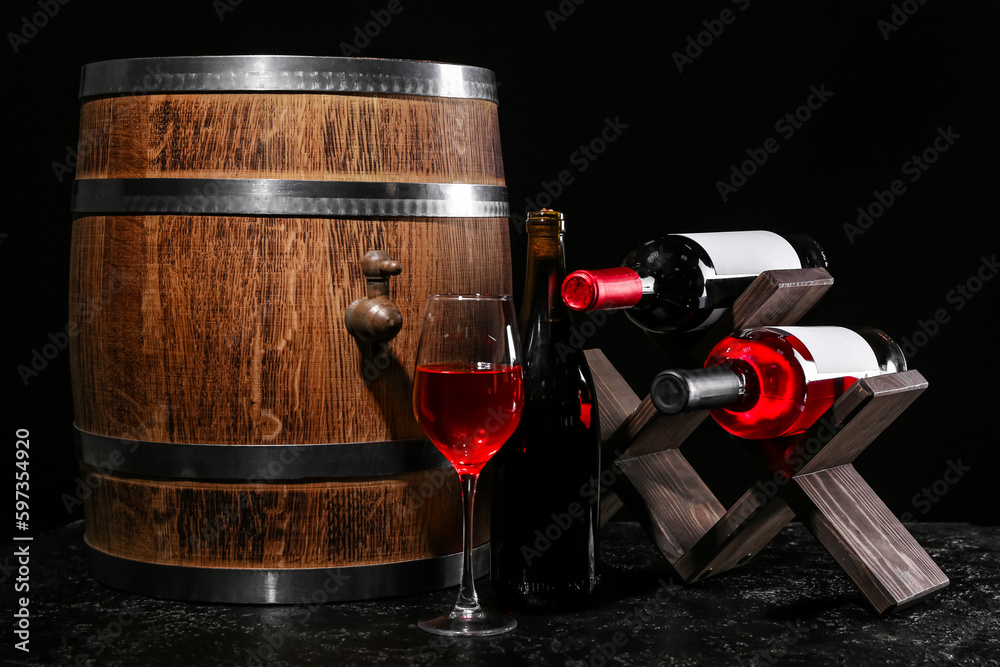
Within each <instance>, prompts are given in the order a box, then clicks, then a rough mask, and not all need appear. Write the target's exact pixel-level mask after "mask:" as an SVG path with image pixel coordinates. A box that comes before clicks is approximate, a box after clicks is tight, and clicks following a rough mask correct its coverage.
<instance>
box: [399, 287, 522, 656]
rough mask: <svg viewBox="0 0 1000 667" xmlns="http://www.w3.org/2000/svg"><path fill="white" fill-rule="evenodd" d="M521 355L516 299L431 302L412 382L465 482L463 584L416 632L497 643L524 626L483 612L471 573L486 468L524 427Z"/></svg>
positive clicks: (423, 417)
mask: <svg viewBox="0 0 1000 667" xmlns="http://www.w3.org/2000/svg"><path fill="white" fill-rule="evenodd" d="M522 402H523V399H522V390H521V350H520V343H519V340H518V334H517V320H516V318H515V316H514V304H513V301H512V299H511V297H509V296H482V295H478V294H474V295H464V294H463V295H455V294H435V295H432V296H429V297H427V306H426V309H425V311H424V322H423V327H422V329H421V331H420V344H419V347H418V348H417V361H416V371H415V372H414V381H413V411H414V413H415V414H416V417H417V422H418V423H419V424H420V428H422V429H423V431H424V433H425V434H426V435H427V437H428V438H430V440H431V442H433V443H434V445H435V446H436V447H437V448H438V449H439V450H440V451H441V453H442V454H444V455H445V457H447V459H448V460H449V461H451V464H452V465H453V466H454V467H455V471H456V472H457V473H458V477H459V479H460V480H461V482H462V505H463V510H464V522H463V534H462V542H463V551H464V553H463V555H462V583H461V586H460V587H459V591H458V600H457V602H456V603H455V607H454V609H452V610H451V611H450V612H448V613H446V614H443V615H441V616H438V617H437V618H433V619H431V620H428V621H421V622H420V623H418V624H417V625H418V626H419V627H420V628H422V629H423V630H426V631H427V632H432V633H435V634H440V635H452V636H455V635H458V636H482V635H497V634H500V633H503V632H508V631H510V630H513V629H514V628H515V627H516V626H517V621H516V620H514V619H513V618H512V617H510V616H507V615H505V614H501V613H493V612H486V611H483V609H482V608H481V607H480V606H479V597H478V596H477V595H476V586H475V581H474V577H473V573H472V507H473V500H474V498H475V493H476V482H477V481H478V479H479V473H480V471H481V470H482V468H483V466H484V465H486V463H487V462H488V461H489V460H490V457H492V456H493V454H495V453H496V451H497V450H498V449H500V446H501V445H503V443H504V442H506V441H507V438H509V437H510V436H511V434H512V433H513V432H514V429H515V428H516V427H517V423H518V421H520V419H521V408H522Z"/></svg>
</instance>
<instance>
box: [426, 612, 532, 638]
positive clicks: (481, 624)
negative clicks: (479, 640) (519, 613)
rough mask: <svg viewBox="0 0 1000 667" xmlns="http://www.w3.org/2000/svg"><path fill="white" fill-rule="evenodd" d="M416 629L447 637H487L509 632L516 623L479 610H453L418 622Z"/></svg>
mask: <svg viewBox="0 0 1000 667" xmlns="http://www.w3.org/2000/svg"><path fill="white" fill-rule="evenodd" d="M417 627H418V628H420V629H421V630H424V631H426V632H430V633H433V634H435V635H445V636H448V637H489V636H491V635H502V634H503V633H505V632H510V631H511V630H513V629H514V628H516V627H517V621H516V620H515V619H514V618H512V617H510V616H507V615H504V614H497V613H492V612H490V613H488V612H485V611H483V610H481V609H479V610H476V611H472V612H470V611H463V610H460V609H454V610H453V611H450V612H448V613H447V614H442V615H440V616H438V617H437V618H432V619H430V620H427V621H420V622H419V623H417Z"/></svg>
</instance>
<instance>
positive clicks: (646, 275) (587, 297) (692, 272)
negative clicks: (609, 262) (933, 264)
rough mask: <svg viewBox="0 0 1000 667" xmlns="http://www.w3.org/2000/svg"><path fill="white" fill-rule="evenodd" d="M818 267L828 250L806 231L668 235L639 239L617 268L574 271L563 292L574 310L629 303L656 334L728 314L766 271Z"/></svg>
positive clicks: (642, 324) (691, 328)
mask: <svg viewBox="0 0 1000 667" xmlns="http://www.w3.org/2000/svg"><path fill="white" fill-rule="evenodd" d="M813 267H818V268H826V267H827V260H826V254H825V253H824V252H823V249H822V248H821V247H820V246H819V245H818V244H817V243H816V242H815V241H813V240H812V239H811V238H809V237H808V236H804V235H801V234H795V235H783V234H775V233H773V232H767V231H747V232H709V233H699V234H669V235H667V236H661V237H658V238H654V239H650V240H648V241H646V242H644V243H641V244H639V245H637V246H636V247H635V248H633V249H632V250H631V251H630V252H629V253H628V254H627V255H626V256H625V257H624V259H623V260H622V263H621V266H620V267H618V268H614V269H600V270H596V271H574V272H573V273H572V274H570V276H569V277H567V279H566V281H565V284H564V285H563V288H562V296H563V298H564V299H565V301H566V303H567V304H568V305H569V306H570V307H571V308H573V309H574V310H582V311H592V310H612V309H618V308H624V309H627V310H626V311H625V312H626V313H627V315H628V317H629V319H630V320H632V321H633V322H634V323H635V324H637V325H638V326H639V327H641V328H643V329H645V330H646V331H650V332H653V333H666V332H671V331H694V330H698V329H704V328H706V327H708V326H710V325H711V324H713V323H714V322H715V321H716V320H717V319H718V318H719V317H721V316H722V315H723V314H725V313H726V311H727V310H728V309H729V308H731V307H732V305H733V302H734V301H735V300H736V297H738V296H739V295H740V294H742V293H743V291H744V290H745V289H746V288H747V287H749V286H750V283H752V282H753V281H754V279H755V278H757V276H758V275H759V274H760V273H761V272H762V271H767V270H769V269H793V268H794V269H798V268H813Z"/></svg>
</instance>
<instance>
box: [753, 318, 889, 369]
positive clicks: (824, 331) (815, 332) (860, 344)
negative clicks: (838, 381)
mask: <svg viewBox="0 0 1000 667" xmlns="http://www.w3.org/2000/svg"><path fill="white" fill-rule="evenodd" d="M767 328H768V329H771V330H772V331H777V332H779V333H783V334H786V335H789V336H795V337H796V338H798V339H799V340H800V341H802V344H803V345H805V346H806V349H807V350H809V353H810V354H811V355H812V358H813V361H814V362H815V364H816V371H817V372H818V373H819V374H820V375H826V376H837V377H839V376H843V375H849V376H851V377H856V378H863V377H869V376H872V375H881V373H882V371H881V369H880V368H879V363H878V358H877V357H876V356H875V352H874V351H873V350H872V348H871V345H869V344H868V342H867V341H865V339H864V338H862V337H861V336H860V334H858V333H857V332H855V331H851V330H850V329H845V328H843V327H767ZM811 379H812V378H811Z"/></svg>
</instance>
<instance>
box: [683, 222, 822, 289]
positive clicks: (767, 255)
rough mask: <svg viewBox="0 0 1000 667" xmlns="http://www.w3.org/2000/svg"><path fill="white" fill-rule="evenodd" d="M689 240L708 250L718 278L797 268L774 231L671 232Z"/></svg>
mask: <svg viewBox="0 0 1000 667" xmlns="http://www.w3.org/2000/svg"><path fill="white" fill-rule="evenodd" d="M674 236H683V237H684V238H687V239H691V240H692V241H694V242H695V243H697V244H698V245H700V246H701V247H702V248H704V249H705V252H706V253H708V256H709V257H710V258H711V259H712V264H713V265H714V266H715V274H716V275H717V276H719V277H720V278H731V277H738V276H756V275H757V274H759V273H760V272H762V271H768V270H771V269H801V268H802V262H801V261H799V256H798V254H797V253H796V252H795V249H794V248H792V246H791V244H790V243H788V241H786V240H785V239H783V238H781V237H780V236H778V235H777V234H775V233H774V232H764V231H754V232H705V233H698V234H675V235H674Z"/></svg>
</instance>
